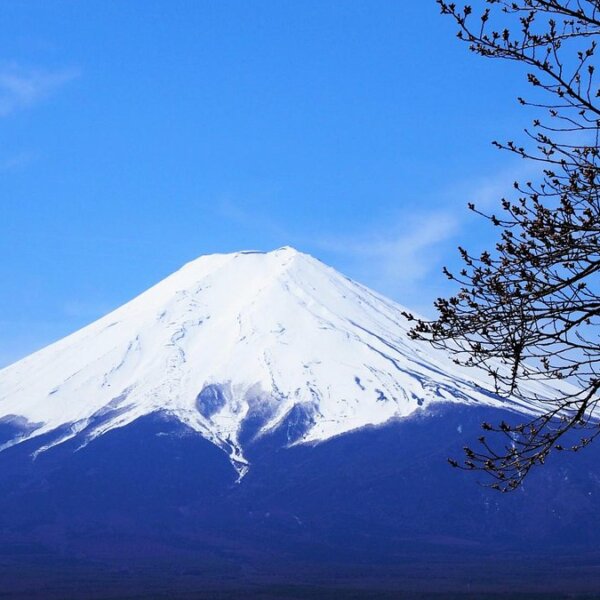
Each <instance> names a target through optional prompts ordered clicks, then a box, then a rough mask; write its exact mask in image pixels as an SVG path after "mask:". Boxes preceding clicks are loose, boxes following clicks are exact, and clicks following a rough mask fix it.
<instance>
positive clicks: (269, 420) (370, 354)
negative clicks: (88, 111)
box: [0, 246, 504, 472]
mask: <svg viewBox="0 0 600 600" xmlns="http://www.w3.org/2000/svg"><path fill="white" fill-rule="evenodd" d="M402 310H403V308H402V307H400V306H398V305H397V304H395V303H394V302H392V301H390V300H387V299H385V298H383V297H382V296H380V295H379V294H376V293H375V292H372V291H370V290H368V289H367V288H365V287H364V286H362V285H359V284H357V283H355V282H353V281H351V280H349V279H348V278H346V277H344V276H343V275H341V274H339V273H338V272H337V271H335V270H334V269H332V268H330V267H328V266H326V265H324V264H323V263H321V262H320V261H318V260H316V259H314V258H312V257H311V256H309V255H307V254H302V253H300V252H298V251H297V250H295V249H294V248H291V247H289V246H285V247H283V248H279V249H277V250H273V251H271V252H266V253H264V252H260V253H259V252H255V251H242V252H237V253H233V254H213V255H209V256H204V257H200V258H199V259H197V260H195V261H192V262H190V263H188V264H187V265H185V266H184V267H183V268H182V269H180V270H179V271H177V272H175V273H174V274H173V275H171V276H169V277H167V278H166V279H164V280H163V281H161V282H160V283H158V284H157V285H155V286H154V287H152V288H150V289H149V290H148V291H146V292H144V293H143V294H141V295H140V296H138V297H137V298H135V299H133V300H132V301H130V302H128V303H127V304H125V305H123V306H122V307H120V308H118V309H117V310H115V311H113V312H112V313H110V314H109V315H106V316H105V317H103V318H102V319H100V320H98V321H96V322H95V323H92V324H91V325H88V326H87V327H85V328H83V329H81V330H80V331H78V332H76V333H74V334H72V335H70V336H68V337H66V338H64V339H63V340H60V341H59V342H56V343H55V344H52V345H51V346H48V347H47V348H44V349H43V350H41V351H39V352H37V353H35V354H33V355H31V356H29V357H27V358H25V359H23V360H22V361H19V362H17V363H15V364H14V365H11V366H9V367H7V368H5V369H4V370H2V371H0V419H2V418H4V419H12V420H13V422H17V421H15V419H17V420H18V422H19V423H21V424H23V427H22V431H21V433H20V434H19V435H17V436H16V437H15V439H13V440H12V441H10V442H9V443H8V445H12V444H15V443H18V442H20V441H22V440H24V439H30V438H35V437H40V436H42V435H43V434H52V435H51V436H50V437H51V438H52V441H50V442H45V445H44V446H42V447H41V448H40V451H43V450H45V449H47V448H49V447H51V446H53V445H55V444H57V443H61V442H63V441H65V440H67V439H71V438H73V437H79V438H80V439H81V443H82V444H86V443H88V442H89V441H91V440H93V439H94V438H96V437H97V436H99V435H102V434H103V433H105V432H106V431H108V430H110V429H113V428H115V427H123V426H125V425H127V424H129V423H131V422H132V421H134V420H136V419H137V418H139V417H141V416H144V415H147V414H151V413H156V412H165V413H168V414H169V415H171V416H173V417H175V418H177V419H179V420H180V421H181V422H183V423H185V424H186V425H188V426H189V427H191V428H192V429H194V430H195V431H197V432H198V433H199V434H200V435H202V436H204V437H205V438H207V439H208V440H210V441H212V442H213V443H215V444H216V445H218V446H219V447H221V448H223V449H224V450H225V451H226V452H227V453H228V454H229V455H230V457H231V460H232V462H233V463H234V464H235V465H236V466H237V468H238V469H239V470H240V471H241V472H243V470H244V469H245V468H246V459H245V457H244V447H243V446H244V443H243V442H242V437H244V436H243V435H242V433H243V432H248V427H249V424H250V423H252V426H253V428H254V431H253V433H252V436H250V442H251V439H252V438H257V437H261V436H265V435H270V434H272V433H274V432H275V431H282V432H284V436H285V439H286V441H287V443H289V444H295V443H307V442H313V443H314V442H319V441H322V440H325V439H328V438H330V437H332V436H334V435H340V434H343V433H345V432H348V431H351V430H354V429H357V428H360V427H364V426H367V425H380V424H383V423H386V422H387V421H389V420H390V419H394V418H399V417H405V416H408V415H410V414H412V413H414V412H415V411H416V410H421V409H424V408H426V407H427V406H428V405H429V404H431V403H436V402H440V401H443V402H459V403H467V404H469V403H482V404H492V405H504V403H503V401H502V400H501V399H499V398H497V397H495V396H493V395H490V394H489V393H487V392H485V390H484V386H485V382H483V381H477V380H475V379H474V378H473V375H474V374H475V373H474V372H473V371H469V372H461V371H459V370H457V367H456V366H455V365H453V364H452V362H451V361H450V360H448V359H447V358H446V357H445V356H444V355H442V354H440V353H436V352H434V351H433V350H432V349H431V348H430V347H429V346H422V345H421V344H419V343H416V342H414V341H412V340H410V339H409V338H408V336H407V335H406V333H407V330H408V324H407V322H406V320H405V319H404V317H403V316H402ZM53 432H54V433H53ZM245 437H246V438H248V435H246V436H245Z"/></svg>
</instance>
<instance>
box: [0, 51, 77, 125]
mask: <svg viewBox="0 0 600 600" xmlns="http://www.w3.org/2000/svg"><path fill="white" fill-rule="evenodd" d="M78 76H79V70H77V69H59V70H48V69H39V68H35V69H33V68H26V67H22V66H20V65H17V64H15V63H10V64H4V65H0V117H7V116H9V115H11V114H13V113H15V112H17V111H19V110H23V109H26V108H30V107H31V106H34V105H35V104H37V103H38V102H40V101H42V100H44V99H45V98H47V97H48V96H49V95H51V94H52V93H53V92H55V91H56V90H57V89H58V88H60V87H62V86H63V85H65V84H66V83H68V82H69V81H72V80H73V79H75V78H76V77H78Z"/></svg>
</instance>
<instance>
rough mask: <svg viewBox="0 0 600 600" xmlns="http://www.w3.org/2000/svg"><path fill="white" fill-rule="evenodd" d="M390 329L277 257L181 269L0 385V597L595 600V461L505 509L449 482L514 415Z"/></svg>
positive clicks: (381, 310)
mask: <svg viewBox="0 0 600 600" xmlns="http://www.w3.org/2000/svg"><path fill="white" fill-rule="evenodd" d="M404 310H405V309H404V308H403V307H401V306H399V305H398V304H396V303H394V302H392V301H390V300H388V299H386V298H384V297H382V296H381V295H379V294H377V293H375V292H373V291H371V290H369V289H368V288H366V287H364V286H362V285H360V284H358V283H356V282H354V281H352V280H350V279H348V278H347V277H345V276H343V275H341V274H340V273H338V272H337V271H335V270H334V269H332V268H330V267H328V266H326V265H324V264H323V263H321V262H320V261H318V260H316V259H314V258H312V257H311V256H309V255H306V254H303V253H301V252H298V251H296V250H294V249H293V248H289V247H284V248H280V249H278V250H275V251H272V252H266V253H264V252H253V251H252V252H251V251H247V252H238V253H234V254H218V255H210V256H203V257H201V258H199V259H197V260H195V261H193V262H191V263H188V264H187V265H185V266H184V267H182V268H181V269H180V270H178V271H177V272H175V273H174V274H173V275H171V276H169V277H167V278H166V279H165V280H163V281H161V282H160V283H158V284H157V285H155V286H154V287H152V288H150V289H149V290H147V291H146V292H144V293H142V294H141V295H140V296H138V297H137V298H135V299H133V300H131V301H130V302H128V303H127V304H125V305H123V306H122V307H120V308H118V309H117V310H115V311H113V312H111V313H110V314H108V315H106V316H104V317H102V318H101V319H99V320H98V321H96V322H94V323H92V324H91V325H89V326H87V327H85V328H83V329H81V330H80V331H77V332H76V333H74V334H72V335H70V336H68V337H66V338H64V339H62V340H60V341H58V342H56V343H54V344H52V345H50V346H48V347H46V348H44V349H42V350H40V351H39V352H36V353H34V354H32V355H30V356H28V357H26V358H24V359H23V360H20V361H18V362H17V363H15V364H13V365H10V366H8V367H6V368H4V369H2V370H0V489H2V490H3V493H2V494H1V495H0V576H2V580H3V581H5V582H7V584H6V585H7V586H8V587H7V589H9V591H10V593H11V594H12V596H11V597H21V596H22V597H27V598H33V597H36V590H38V591H39V589H40V588H39V582H40V581H45V582H48V581H49V582H51V583H52V585H54V587H53V588H51V589H50V588H48V587H47V586H46V587H45V588H44V589H43V591H42V592H40V596H39V597H43V598H51V597H54V596H56V597H65V596H64V595H65V593H66V595H67V596H68V597H75V596H76V594H75V593H74V591H73V590H75V589H77V590H80V587H79V586H80V583H77V582H81V580H82V579H84V580H85V581H87V582H88V584H89V585H88V587H86V588H85V589H82V590H81V597H86V598H92V597H112V596H105V595H102V594H103V593H105V591H106V582H107V581H111V582H113V585H115V587H114V589H115V592H114V593H115V596H114V597H123V596H124V595H126V594H127V593H131V594H133V593H138V592H139V593H148V590H149V589H151V590H152V593H153V594H154V596H153V597H155V596H156V597H160V594H161V593H163V592H164V594H165V597H174V596H175V595H176V594H178V593H179V594H181V595H185V594H188V593H189V594H191V593H193V594H194V596H193V597H194V598H200V597H205V596H201V595H199V594H201V593H206V594H207V595H206V597H207V598H212V597H217V595H216V594H217V592H218V593H222V592H223V590H226V591H227V590H228V591H229V592H230V593H233V592H232V590H235V589H238V588H239V586H242V587H243V589H244V595H245V596H246V597H252V593H254V592H256V594H257V595H256V597H261V598H263V597H265V598H266V597H269V598H271V597H273V598H287V597H303V598H306V597H327V596H326V595H324V594H325V593H326V592H325V591H324V590H325V589H326V588H327V589H329V588H331V581H334V580H335V582H336V584H335V585H336V586H339V587H340V589H343V590H346V592H347V591H348V590H350V589H352V590H357V589H366V588H368V593H369V594H371V595H368V596H365V597H369V598H371V597H373V598H374V597H381V598H383V597H390V598H391V597H397V595H396V594H397V593H398V590H409V591H410V590H412V591H414V590H415V589H417V590H420V591H422V590H429V591H430V592H436V593H437V592H440V591H448V590H456V589H460V590H461V591H463V592H465V593H466V591H468V590H473V591H477V590H479V592H480V593H481V592H482V591H485V592H486V593H488V592H490V593H491V592H493V591H497V590H501V589H505V590H506V589H511V588H510V585H509V583H507V579H506V578H507V576H508V575H507V574H508V573H510V577H511V578H512V579H511V580H512V581H513V582H516V583H515V585H517V584H518V585H519V586H521V588H519V589H524V588H523V586H525V587H527V586H528V587H527V589H529V590H530V591H531V590H533V591H535V590H538V591H544V590H545V589H546V588H545V587H544V585H543V581H542V580H543V577H542V576H541V575H540V573H543V572H546V571H547V570H548V569H551V572H552V577H550V579H549V580H548V581H551V586H550V587H551V588H552V589H557V587H558V588H560V585H561V582H563V583H564V582H567V581H570V577H571V574H572V573H573V572H577V573H579V574H581V573H582V569H583V570H585V569H587V570H586V577H585V578H583V579H582V580H581V582H582V583H580V584H579V587H580V588H581V591H589V589H588V588H589V587H590V586H591V587H592V589H597V588H594V587H593V586H598V587H600V585H599V584H600V579H598V575H597V573H598V570H597V568H596V564H598V563H597V561H600V554H599V553H598V551H597V549H596V543H595V542H596V535H595V532H597V531H598V529H597V527H598V525H600V517H599V516H598V515H600V511H599V510H598V508H600V477H598V476H597V474H596V472H597V469H596V467H595V465H596V464H597V460H598V457H597V456H596V450H595V448H593V447H592V449H591V450H589V451H587V452H586V454H585V456H584V457H582V459H580V460H577V461H575V460H574V459H572V461H573V462H566V461H565V460H564V459H562V458H558V459H556V460H555V461H552V464H550V465H548V466H547V467H545V468H544V470H542V471H541V472H540V473H535V474H534V475H532V476H531V477H530V480H528V482H527V483H526V486H525V487H524V488H523V489H522V490H520V491H519V492H516V493H514V494H510V495H508V496H509V497H505V496H500V495H499V494H496V493H495V492H492V491H490V490H488V489H486V488H482V487H479V486H476V485H475V482H474V480H473V478H472V477H471V478H469V477H465V475H464V474H462V473H458V474H457V473H456V472H455V471H451V470H450V469H449V468H447V463H446V458H447V457H448V456H451V455H453V454H457V453H458V454H459V453H460V449H461V446H462V445H464V444H465V443H471V442H472V440H473V439H475V438H476V437H477V435H479V431H478V425H479V423H480V422H481V421H483V420H495V421H497V420H498V419H502V418H504V419H523V418H524V415H525V418H526V416H527V415H530V414H533V413H535V411H536V407H535V406H531V405H525V404H523V403H520V402H518V401H516V400H514V399H511V398H502V397H500V396H498V395H497V394H495V393H494V392H493V390H492V388H491V385H490V382H489V381H488V380H487V379H486V378H485V376H484V375H483V374H482V373H480V372H478V371H476V370H473V369H463V368H460V367H458V366H457V365H455V364H454V363H453V362H452V360H451V359H450V358H449V357H448V356H446V355H445V354H444V353H442V352H440V351H435V350H433V349H432V348H431V347H430V346H429V345H426V344H422V343H419V342H415V341H412V340H410V339H409V338H408V336H407V332H408V329H409V324H408V323H407V320H406V319H405V317H403V315H402V313H403V311H404ZM536 392H538V393H539V394H540V395H544V394H551V393H552V391H551V388H549V387H547V386H545V385H544V384H543V383H540V384H537V388H536ZM577 458H579V457H577ZM582 522H585V523H586V526H585V527H584V528H582V527H581V523H582ZM582 552H585V555H586V557H587V558H586V560H587V563H586V564H585V565H583V566H582V564H581V561H580V560H579V557H580V556H581V553H582ZM486 561H487V562H486ZM524 564H527V565H528V568H527V569H525V568H524V567H523V565H524ZM57 565H58V566H57ZM357 565H358V566H360V568H358V567H357ZM474 565H478V566H479V567H481V565H484V566H483V570H480V571H474ZM486 565H487V566H486ZM549 565H550V566H549ZM157 567H159V568H158V570H157ZM561 569H562V570H561ZM158 572H160V573H161V574H162V576H161V577H158V575H157V573H158ZM532 572H535V573H536V574H535V576H532V575H531V573H532ZM23 573H28V577H25V578H24V577H23ZM334 574H335V575H334ZM115 581H118V585H117V584H115V583H114V582H115ZM540 581H542V583H540ZM585 582H587V583H585ZM590 582H591V583H590ZM283 583H285V584H286V585H292V587H293V589H291V588H290V589H291V591H290V589H287V588H286V589H287V591H285V590H284V591H282V588H281V585H282V584H283ZM308 584H310V586H312V587H310V586H309V588H306V589H305V588H302V589H303V590H304V591H303V592H302V594H304V595H301V594H300V595H299V596H295V595H294V594H297V593H299V592H298V589H297V587H294V586H300V585H302V586H306V585H308ZM588 584H589V585H588ZM161 585H162V586H166V587H164V589H163V588H161ZM467 585H468V588H467V587H465V586H467ZM549 585H550V584H549ZM565 585H566V583H565ZM236 586H238V587H236ZM273 586H275V588H276V590H279V591H273V590H274V589H275V588H274V587H273ZM277 586H279V587H277ZM461 586H462V587H461ZM503 586H504V587H503ZM536 586H537V587H536ZM586 586H588V587H586ZM313 588H314V590H316V591H315V592H314V593H315V594H316V595H315V596H311V595H310V594H311V593H313V592H312V591H311V590H313ZM568 589H569V592H570V593H573V592H576V591H578V590H577V589H574V588H573V586H572V584H569V587H568ZM65 590H67V592H65ZM99 590H104V592H101V591H99ZM253 590H254V592H253ZM373 590H377V594H380V595H373V594H374V591H373ZM388 592H389V593H390V594H394V595H391V596H386V595H385V594H387V593H388ZM223 593H224V592H223ZM327 593H329V592H327ZM19 594H21V596H19ZM186 597H187V596H186ZM190 597H192V596H190ZM219 597H220V596H219ZM227 597H229V596H227ZM232 597H233V596H232ZM352 597H354V596H352ZM356 597H359V596H356Z"/></svg>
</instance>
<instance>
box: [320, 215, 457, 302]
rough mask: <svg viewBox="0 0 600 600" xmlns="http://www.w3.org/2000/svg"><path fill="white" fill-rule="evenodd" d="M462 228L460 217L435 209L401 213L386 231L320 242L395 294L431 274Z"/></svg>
mask: <svg viewBox="0 0 600 600" xmlns="http://www.w3.org/2000/svg"><path fill="white" fill-rule="evenodd" d="M458 228H459V219H458V218H457V217H456V216H454V215H453V214H451V213H449V212H446V211H442V210H432V211H430V212H421V213H419V214H412V215H401V216H398V217H397V218H396V219H394V222H393V223H392V224H389V223H388V224H387V226H386V227H385V229H383V230H382V229H377V230H376V231H371V232H366V233H363V234H362V235H359V236H357V235H351V236H335V237H329V238H324V239H321V240H317V241H316V245H317V246H319V247H320V248H322V249H323V250H326V251H329V252H333V253H335V254H338V255H341V256H342V257H344V258H345V259H346V260H348V261H349V262H350V265H349V266H350V267H352V270H353V271H355V272H356V274H357V277H362V278H363V280H364V281H368V282H369V283H370V284H371V285H373V286H375V287H377V288H379V289H382V291H385V292H387V293H392V292H395V291H398V289H401V288H404V287H407V286H414V285H415V284H417V283H419V282H420V281H422V280H423V279H425V278H426V277H428V276H429V275H430V273H431V271H432V269H433V268H434V267H436V266H437V265H438V263H439V260H440V259H441V258H442V254H443V250H442V248H443V244H444V242H446V241H448V240H449V239H450V238H452V237H453V236H454V235H455V234H456V232H457V230H458Z"/></svg>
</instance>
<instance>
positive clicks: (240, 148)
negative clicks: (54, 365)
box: [0, 0, 527, 366]
mask: <svg viewBox="0 0 600 600" xmlns="http://www.w3.org/2000/svg"><path fill="white" fill-rule="evenodd" d="M0 17H1V19H2V23H3V35H2V37H1V38H0V139H1V144H0V217H1V218H0V256H1V259H0V278H1V280H2V288H1V294H0V366H2V365H5V364H7V363H9V362H10V361H12V360H16V359H17V358H19V357H21V356H23V355H25V354H27V353H29V352H31V351H33V350H35V349H37V348H39V347H41V346H43V345H45V344H47V343H49V342H51V341H53V340H55V339H58V338H60V337H62V336H64V335H66V334H67V333H70V332H71V331H74V330H75V329H77V328H79V327H81V326H82V325H84V324H86V323H88V322H90V321H91V320H93V319H95V318H97V317H99V316H101V315H102V314H104V313H105V312H107V311H109V310H110V309H112V308H115V307H116V306H118V305H120V304H121V303H123V302H124V301H126V300H128V299H130V298H131V297H133V296H134V295H136V294H137V293H139V292H141V291H142V290H144V289H145V288H147V287H148V286H150V285H151V284H153V283H155V282H156V281H158V280H160V279H161V278H163V277H164V276H166V275H168V274H169V273H170V272H172V271H173V270H175V269H177V268H178V267H179V266H181V265H182V264H183V263H185V262H187V261H188V260H191V259H193V258H195V257H197V256H199V255H201V254H206V253H213V252H230V251H235V250H238V249H247V248H253V249H265V250H268V249H272V248H277V247H279V246H282V245H293V246H295V247H297V248H298V249H300V250H303V251H306V252H309V253H311V254H313V255H315V256H317V257H318V258H320V259H322V260H323V261H325V262H327V263H329V264H331V265H332V266H334V267H336V268H338V269H339V270H341V271H343V272H344V273H346V274H347V275H349V276H351V277H354V278H356V279H358V280H359V281H361V282H363V283H365V284H367V285H370V286H371V287H373V288H375V289H377V290H379V291H381V292H383V293H385V294H387V295H389V296H391V297H392V298H394V299H395V300H397V301H400V302H401V303H403V304H405V305H407V306H410V307H413V308H415V309H417V310H420V311H422V312H428V311H430V308H429V307H430V304H431V302H432V300H433V299H434V298H435V297H436V296H438V295H440V294H443V293H447V292H448V291H449V288H448V287H447V283H446V281H445V279H444V277H443V275H441V273H440V269H441V267H442V266H443V265H444V264H449V265H452V264H456V260H455V256H456V250H455V249H456V247H457V245H458V244H463V245H467V246H468V247H471V248H479V247H483V246H485V245H490V243H491V240H493V239H494V238H493V232H492V231H490V229H489V228H488V227H487V226H486V225H485V224H484V223H483V222H482V221H480V220H478V219H476V218H474V217H473V216H471V215H469V214H468V212H467V210H466V208H465V206H466V203H467V201H470V200H475V201H478V202H479V203H480V204H483V205H485V206H489V207H493V206H494V205H495V203H496V201H497V199H498V198H499V197H500V196H502V194H503V193H505V192H510V188H511V183H512V181H513V180H514V179H516V178H519V177H521V176H523V175H524V173H525V171H524V166H523V164H521V163H520V162H516V161H515V159H513V158H511V157H510V156H508V155H506V154H503V153H500V152H498V151H496V150H494V149H493V148H492V147H491V144H490V142H491V140H492V139H496V138H498V139H506V138H514V137H515V136H516V137H517V138H518V137H519V131H520V130H522V128H523V127H524V126H525V125H526V124H527V115H526V114H525V113H523V111H522V109H520V108H519V107H518V105H517V103H516V101H515V97H516V96H517V95H519V94H521V93H523V90H524V89H525V86H526V84H525V83H524V77H523V73H521V72H519V71H518V70H517V69H516V68H515V66H514V65H506V64H501V63H497V62H489V61H485V60H483V59H480V58H477V57H475V56H472V55H470V54H469V52H468V51H467V49H466V47H465V46H464V45H462V44H460V43H459V42H458V41H457V40H456V39H455V37H454V34H455V30H454V27H453V25H452V23H451V22H450V21H449V20H448V19H447V18H443V17H442V16H440V15H439V10H438V8H437V6H436V4H435V2H434V0H419V1H418V2H398V1H397V0H390V1H385V0H381V1H379V2H370V1H364V2H360V1H352V0H343V1H342V0H337V1H335V2H331V1H325V0H318V1H317V0H315V1H309V0H307V1H302V2H297V1H291V0H288V1H285V0H277V1H275V0H273V1H268V2H267V1H261V0H253V1H252V2H248V1H229V0H219V1H217V0H214V1H196V0H194V1H192V0H189V1H185V0H177V1H171V0H163V1H160V2H150V1H148V2H105V1H94V0H86V2H76V1H68V2H66V1H65V2H61V1H57V0H53V1H52V2H48V1H47V0H43V1H35V0H28V1H21V0H18V1H17V0H5V1H4V2H3V3H2V6H1V7H0Z"/></svg>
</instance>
